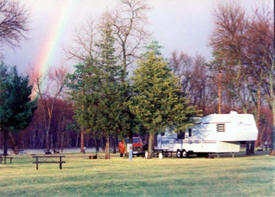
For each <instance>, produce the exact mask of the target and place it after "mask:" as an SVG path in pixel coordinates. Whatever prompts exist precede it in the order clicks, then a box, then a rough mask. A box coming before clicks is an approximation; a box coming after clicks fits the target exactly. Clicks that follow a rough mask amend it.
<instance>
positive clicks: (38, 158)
mask: <svg viewBox="0 0 275 197" xmlns="http://www.w3.org/2000/svg"><path fill="white" fill-rule="evenodd" d="M32 157H33V158H34V159H35V161H34V162H33V163H34V164H36V170H38V164H40V163H59V169H60V170H61V169H62V164H63V163H65V161H62V158H63V157H65V155H33V156H32ZM56 158H57V159H58V160H52V159H56ZM40 159H42V160H40ZM45 159H46V160H45ZM47 159H51V160H47Z"/></svg>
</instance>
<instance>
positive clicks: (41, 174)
mask: <svg viewBox="0 0 275 197" xmlns="http://www.w3.org/2000/svg"><path fill="white" fill-rule="evenodd" d="M32 161H33V159H32V158H31V156H28V155H24V156H15V158H14V163H12V164H6V165H0V196H37V195H38V194H39V196H274V194H275V188H274V185H275V157H272V156H269V155H256V156H249V157H236V158H223V157H221V158H215V159H205V158H190V159H176V158H165V159H162V160H160V159H157V158H154V159H152V160H146V159H144V158H134V159H133V160H132V161H128V159H124V158H123V159H122V158H118V157H113V158H111V159H110V160H104V159H97V160H89V159H87V157H83V154H82V155H81V154H66V163H65V164H64V166H63V170H59V169H58V168H57V167H56V166H55V165H47V164H44V165H43V164H42V165H41V167H39V170H38V171H37V170H36V169H35V166H34V165H35V164H32Z"/></svg>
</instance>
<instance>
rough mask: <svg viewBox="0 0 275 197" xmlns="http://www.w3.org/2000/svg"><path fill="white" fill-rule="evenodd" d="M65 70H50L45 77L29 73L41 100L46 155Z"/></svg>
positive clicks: (63, 83)
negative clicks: (44, 124) (44, 126)
mask: <svg viewBox="0 0 275 197" xmlns="http://www.w3.org/2000/svg"><path fill="white" fill-rule="evenodd" d="M66 75H67V69H66V68H65V67H59V68H55V69H53V70H50V72H48V74H47V75H46V76H43V75H41V74H40V73H38V72H36V73H31V81H32V84H33V86H34V89H35V92H36V94H37V96H39V99H40V100H41V102H42V104H43V108H44V113H45V123H46V131H45V133H46V136H45V138H46V139H45V140H46V153H49V152H50V129H51V124H52V118H53V110H54V107H55V103H56V99H57V98H58V97H60V96H61V94H62V91H63V89H64V86H65V77H66Z"/></svg>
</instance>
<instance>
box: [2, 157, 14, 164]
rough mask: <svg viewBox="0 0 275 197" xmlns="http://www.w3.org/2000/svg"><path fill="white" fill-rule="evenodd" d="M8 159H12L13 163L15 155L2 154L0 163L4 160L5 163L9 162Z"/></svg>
mask: <svg viewBox="0 0 275 197" xmlns="http://www.w3.org/2000/svg"><path fill="white" fill-rule="evenodd" d="M7 159H10V163H12V159H13V157H11V156H7V155H0V163H1V164H2V161H4V164H7Z"/></svg>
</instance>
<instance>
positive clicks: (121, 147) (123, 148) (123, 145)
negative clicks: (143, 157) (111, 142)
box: [118, 141, 125, 157]
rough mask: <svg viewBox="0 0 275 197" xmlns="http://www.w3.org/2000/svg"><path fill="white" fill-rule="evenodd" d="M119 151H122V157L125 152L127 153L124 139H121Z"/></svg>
mask: <svg viewBox="0 0 275 197" xmlns="http://www.w3.org/2000/svg"><path fill="white" fill-rule="evenodd" d="M118 151H119V153H120V157H123V155H124V153H125V144H124V142H123V141H120V142H119V144H118Z"/></svg>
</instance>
